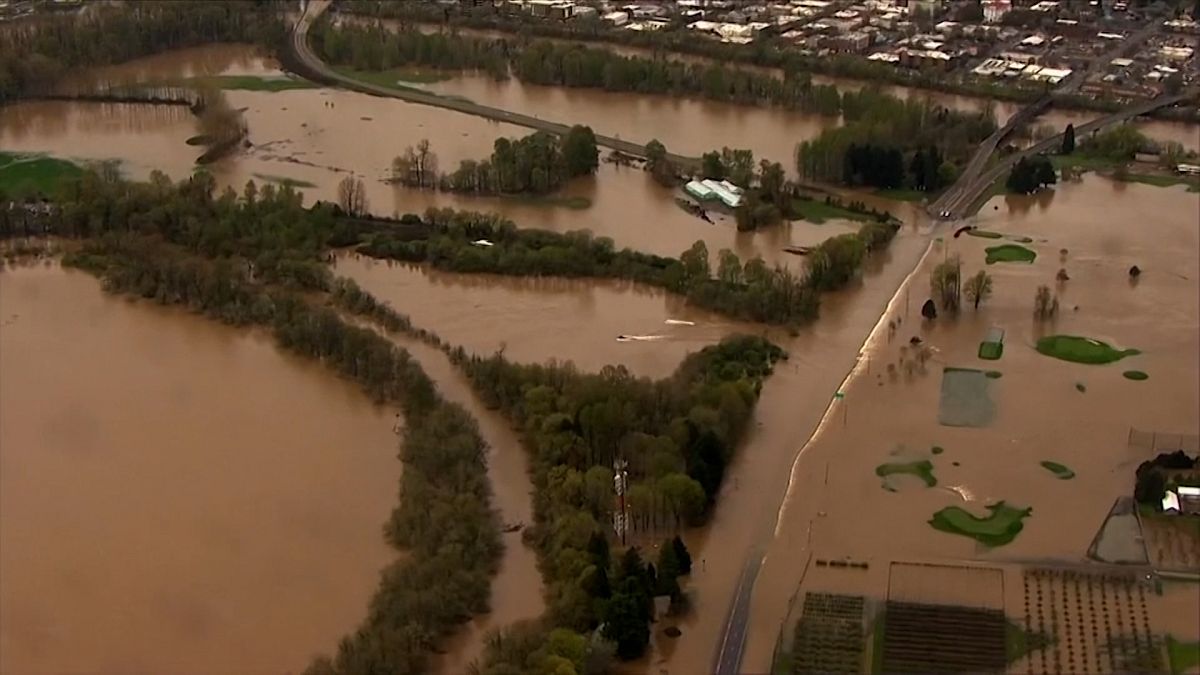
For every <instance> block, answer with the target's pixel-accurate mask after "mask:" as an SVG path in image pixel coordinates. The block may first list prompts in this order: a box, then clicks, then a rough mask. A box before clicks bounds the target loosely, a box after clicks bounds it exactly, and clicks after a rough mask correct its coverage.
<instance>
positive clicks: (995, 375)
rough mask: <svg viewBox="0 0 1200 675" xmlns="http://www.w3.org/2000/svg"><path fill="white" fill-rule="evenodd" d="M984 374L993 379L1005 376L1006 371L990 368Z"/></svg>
mask: <svg viewBox="0 0 1200 675" xmlns="http://www.w3.org/2000/svg"><path fill="white" fill-rule="evenodd" d="M984 375H986V376H987V377H989V378H991V379H993V380H998V379H1000V378H1002V377H1004V373H1002V372H1000V371H998V370H989V371H987V372H986V373H984Z"/></svg>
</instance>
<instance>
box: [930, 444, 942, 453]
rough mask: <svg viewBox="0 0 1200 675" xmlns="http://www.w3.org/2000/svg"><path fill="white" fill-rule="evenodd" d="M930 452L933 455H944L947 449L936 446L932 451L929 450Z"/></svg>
mask: <svg viewBox="0 0 1200 675" xmlns="http://www.w3.org/2000/svg"><path fill="white" fill-rule="evenodd" d="M929 451H930V452H932V453H933V454H935V455H940V454H942V453H943V452H945V451H946V449H945V448H943V447H942V446H940V445H935V446H933V447H932V448H930V449H929Z"/></svg>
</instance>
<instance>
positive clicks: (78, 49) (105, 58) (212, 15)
mask: <svg viewBox="0 0 1200 675" xmlns="http://www.w3.org/2000/svg"><path fill="white" fill-rule="evenodd" d="M286 8H290V5H287V6H286V7H285V5H283V4H281V3H280V4H277V3H272V2H256V1H253V0H231V1H230V2H213V1H212V0H173V1H172V2H157V1H153V0H132V1H130V2H125V3H122V6H121V7H119V8H117V7H111V8H109V7H101V6H96V7H92V8H90V10H91V11H89V12H88V13H86V15H79V16H54V17H49V18H39V19H36V20H28V21H21V22H14V23H11V24H9V25H6V26H5V28H4V39H3V40H0V104H3V103H4V102H6V101H9V100H12V99H15V98H19V97H21V96H27V95H33V94H42V93H48V92H50V91H53V90H54V89H55V87H56V86H57V85H58V84H59V83H60V82H61V81H62V80H63V79H64V78H65V77H66V75H67V74H68V73H70V72H71V71H72V70H73V69H75V68H81V67H86V66H102V65H107V64H111V63H120V62H123V61H128V60H130V59H133V58H137V57H139V56H147V55H149V54H154V53H157V52H161V51H166V50H168V49H176V48H179V47H192V46H195V45H200V44H208V43H212V42H249V43H253V44H259V45H264V46H266V47H267V48H271V49H273V48H277V47H279V46H281V45H283V44H284V43H285V42H286V39H287V30H288V29H287V24H286V22H285V20H284V16H283V11H284V10H285V9H286Z"/></svg>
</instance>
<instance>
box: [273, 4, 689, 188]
mask: <svg viewBox="0 0 1200 675" xmlns="http://www.w3.org/2000/svg"><path fill="white" fill-rule="evenodd" d="M330 3H331V0H309V2H308V4H307V6H305V8H304V11H303V12H302V13H301V15H300V20H299V21H298V22H297V23H296V26H295V28H293V29H292V40H291V52H292V53H291V54H290V55H289V56H290V57H294V58H288V59H286V60H287V61H288V63H287V66H288V67H289V68H290V69H292V70H295V71H297V73H298V74H300V75H302V76H304V77H306V78H308V79H310V80H313V81H316V82H320V83H322V84H328V85H334V86H340V87H343V88H345V89H351V90H354V91H358V92H362V93H364V94H371V95H373V96H386V97H389V98H396V99H400V100H402V101H408V102H410V103H419V104H421V105H429V106H434V107H437V108H445V109H447V110H453V111H455V112H460V113H466V114H468V115H476V116H478V117H486V118H487V119H490V120H495V121H497V122H507V123H508V124H515V125H517V126H522V127H527V128H529V129H535V130H538V131H547V132H550V133H552V134H558V135H560V136H561V135H564V134H566V133H567V132H568V131H569V130H570V128H571V125H569V124H563V123H561V122H554V121H551V120H545V119H542V118H540V117H535V116H532V115H525V114H522V113H518V112H512V111H509V110H503V109H501V108H493V107H491V106H486V105H480V104H478V103H472V102H470V101H465V100H463V99H455V98H447V97H444V96H438V95H437V94H433V93H429V92H425V91H420V90H417V89H393V88H390V87H382V86H378V85H375V84H371V83H369V82H362V81H360V80H356V79H354V78H351V77H347V76H346V75H343V74H341V73H339V72H337V71H335V70H333V69H332V68H330V67H329V66H328V65H327V64H326V63H325V62H324V61H322V60H321V59H320V57H318V56H317V55H316V54H315V53H314V52H313V51H312V47H311V46H310V45H309V44H308V30H309V28H311V27H312V24H313V22H315V21H316V20H317V18H319V17H320V16H321V15H322V14H323V13H325V11H326V10H328V9H329V5H330ZM646 140H647V141H649V140H650V139H646ZM596 144H597V145H601V146H603V147H606V148H610V149H612V150H617V151H620V152H622V153H625V154H627V155H632V156H634V157H645V156H646V147H645V144H644V143H634V142H632V141H626V140H622V139H620V138H616V137H613V136H605V135H602V134H596ZM667 157H668V159H670V160H671V161H672V162H673V163H675V164H676V166H679V167H683V168H691V167H695V166H699V164H700V160H699V159H698V158H696V157H687V156H684V155H677V154H673V153H668V155H667Z"/></svg>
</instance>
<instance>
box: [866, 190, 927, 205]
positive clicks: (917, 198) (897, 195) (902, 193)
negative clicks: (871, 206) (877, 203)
mask: <svg viewBox="0 0 1200 675" xmlns="http://www.w3.org/2000/svg"><path fill="white" fill-rule="evenodd" d="M875 194H877V195H879V196H880V197H886V198H887V199H895V200H896V201H900V202H922V201H925V200H926V199H929V200H931V201H932V200H933V198H934V197H935V196H936V195H935V193H929V192H921V191H920V190H904V189H899V188H897V189H893V190H877V191H876V192H875Z"/></svg>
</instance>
